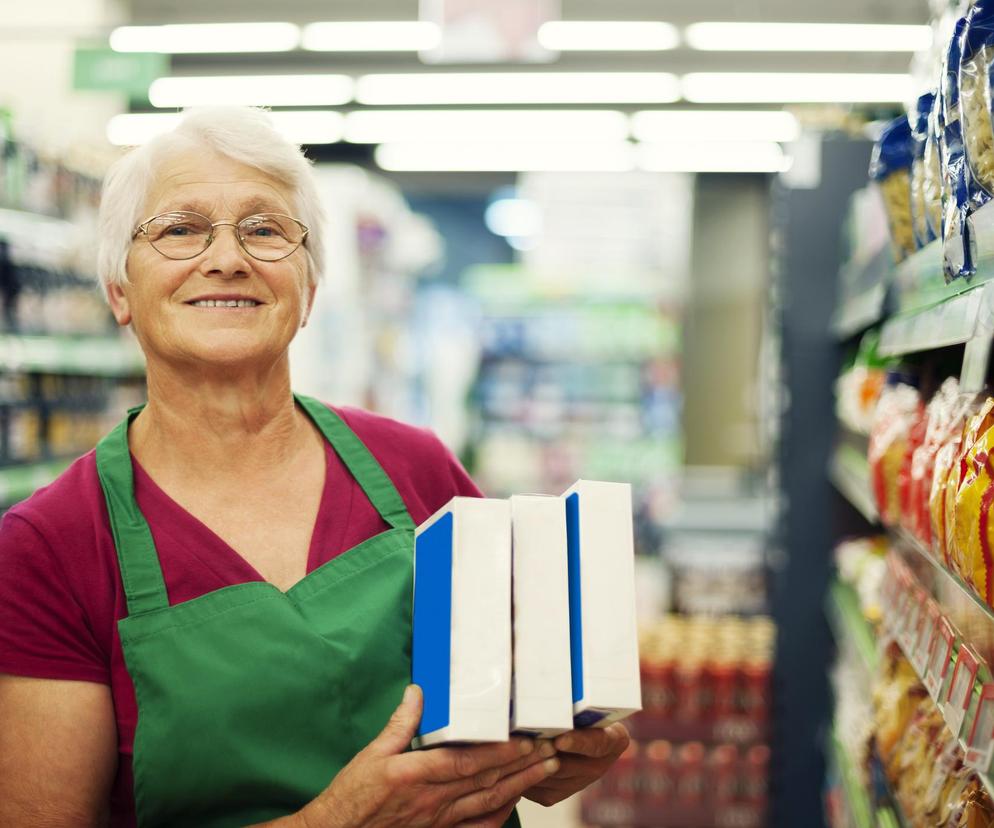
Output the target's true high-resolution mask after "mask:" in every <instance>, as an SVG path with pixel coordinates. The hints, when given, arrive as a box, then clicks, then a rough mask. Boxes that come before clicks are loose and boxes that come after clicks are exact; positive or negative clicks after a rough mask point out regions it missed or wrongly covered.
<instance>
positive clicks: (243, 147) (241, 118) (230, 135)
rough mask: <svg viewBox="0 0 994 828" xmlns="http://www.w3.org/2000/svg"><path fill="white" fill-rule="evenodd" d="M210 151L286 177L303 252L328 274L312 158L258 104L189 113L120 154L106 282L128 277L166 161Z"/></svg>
mask: <svg viewBox="0 0 994 828" xmlns="http://www.w3.org/2000/svg"><path fill="white" fill-rule="evenodd" d="M191 150H192V151H198V150H208V151H213V152H216V153H218V154H220V155H224V156H226V157H227V158H230V159H232V160H233V161H238V162H239V163H242V164H247V165H248V166H250V167H255V168H256V169H259V170H261V171H262V172H264V173H265V174H266V175H269V176H271V177H272V178H275V179H278V180H279V181H281V182H284V183H285V184H286V185H287V186H288V187H289V189H290V193H291V200H292V209H293V210H295V211H296V213H295V218H299V219H300V220H301V221H302V222H303V223H304V224H305V225H306V226H307V227H308V230H309V232H308V234H307V241H306V243H305V245H304V251H305V253H306V255H307V260H308V261H307V263H308V271H309V273H308V275H309V277H310V280H311V283H312V284H316V283H317V282H318V280H319V279H320V278H321V276H322V274H323V272H324V248H323V243H324V232H323V231H324V211H323V210H322V208H321V201H320V198H319V197H318V190H317V184H316V181H315V178H314V172H313V170H312V168H311V163H310V161H308V160H307V158H306V157H305V156H304V154H303V152H301V150H300V147H298V146H295V145H294V144H292V143H290V142H289V141H287V140H286V138H284V137H283V136H282V135H281V134H280V133H279V132H277V130H276V129H275V128H274V127H273V123H272V120H271V119H270V117H269V114H268V113H267V112H266V111H265V110H263V109H255V108H252V107H238V106H225V107H209V108H203V109H194V110H190V111H189V112H187V113H186V114H185V115H184V117H183V119H182V120H181V121H180V122H179V124H177V126H176V127H175V128H174V129H172V130H170V131H169V132H166V133H163V134H162V135H159V136H156V137H155V138H153V139H152V140H151V141H149V142H148V143H146V144H143V145H142V146H140V147H137V148H135V149H133V150H131V151H130V152H129V153H127V155H124V156H123V157H122V158H120V159H118V160H117V161H116V162H115V163H114V164H113V165H112V166H111V168H110V170H108V172H107V175H106V176H105V178H104V184H103V192H102V194H101V198H100V216H99V227H100V247H99V250H98V252H97V273H98V274H99V276H100V280H101V282H102V283H103V284H104V286H106V285H108V284H111V283H116V284H119V285H120V284H124V283H125V282H127V281H128V270H127V264H128V252H129V250H130V249H131V241H132V234H133V233H134V230H135V227H137V226H138V224H139V222H141V221H143V220H145V219H147V218H148V216H144V215H142V210H143V209H144V208H145V202H146V200H147V199H148V195H149V192H150V191H151V189H152V187H153V186H154V185H155V180H156V175H157V173H158V170H159V168H160V167H161V165H162V164H163V163H164V162H165V161H166V160H167V159H168V158H170V157H172V156H175V155H177V154H179V153H182V152H189V151H191Z"/></svg>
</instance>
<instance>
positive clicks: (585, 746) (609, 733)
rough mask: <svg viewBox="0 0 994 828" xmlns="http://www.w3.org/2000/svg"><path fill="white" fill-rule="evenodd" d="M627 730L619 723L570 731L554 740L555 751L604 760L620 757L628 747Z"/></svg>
mask: <svg viewBox="0 0 994 828" xmlns="http://www.w3.org/2000/svg"><path fill="white" fill-rule="evenodd" d="M628 742H629V738H628V730H627V729H626V728H625V726H624V725H623V724H621V722H615V723H614V724H612V725H610V726H609V727H606V728H604V729H603V730H602V729H600V728H589V729H587V730H571V731H570V732H569V733H564V734H562V735H561V736H557V737H556V738H555V741H554V744H555V746H556V750H558V751H562V752H564V753H578V754H580V755H581V756H590V757H593V758H606V757H609V756H620V755H621V754H622V753H623V752H624V750H625V748H626V747H628Z"/></svg>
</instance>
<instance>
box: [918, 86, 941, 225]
mask: <svg viewBox="0 0 994 828" xmlns="http://www.w3.org/2000/svg"><path fill="white" fill-rule="evenodd" d="M927 127H928V132H927V134H926V136H925V147H924V153H925V154H924V157H923V159H922V175H923V177H924V178H923V182H922V187H923V193H922V199H923V202H924V208H925V229H926V235H927V236H928V237H929V238H931V239H938V238H941V237H942V213H943V211H942V194H943V190H942V182H943V177H942V154H943V152H944V150H943V147H942V132H943V126H942V98H941V97H940V96H939V95H936V96H935V100H934V101H933V102H932V109H931V111H930V112H929V113H928V122H927Z"/></svg>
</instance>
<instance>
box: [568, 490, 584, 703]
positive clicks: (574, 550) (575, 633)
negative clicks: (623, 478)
mask: <svg viewBox="0 0 994 828" xmlns="http://www.w3.org/2000/svg"><path fill="white" fill-rule="evenodd" d="M566 569H567V572H568V573H569V650H570V667H571V671H572V677H573V703H574V704H575V703H576V702H578V701H579V700H580V699H582V698H583V620H582V618H581V615H580V611H581V609H582V607H581V603H580V496H579V495H578V494H576V493H573V494H571V495H570V496H569V497H567V498H566Z"/></svg>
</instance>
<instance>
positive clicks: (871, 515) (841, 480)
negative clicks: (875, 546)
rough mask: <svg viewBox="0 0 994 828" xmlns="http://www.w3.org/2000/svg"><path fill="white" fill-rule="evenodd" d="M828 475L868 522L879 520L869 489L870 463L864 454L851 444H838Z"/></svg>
mask: <svg viewBox="0 0 994 828" xmlns="http://www.w3.org/2000/svg"><path fill="white" fill-rule="evenodd" d="M829 477H830V478H831V480H832V483H833V484H835V488H836V489H838V490H839V492H841V494H842V496H843V497H844V498H845V499H846V500H848V501H849V502H850V503H851V504H852V505H853V506H855V507H856V509H857V511H859V513H860V514H861V515H863V517H865V518H866V519H867V520H868V521H869V522H870V523H879V522H880V514H879V513H878V512H877V506H876V503H874V501H873V496H872V493H871V491H870V465H869V463H868V462H867V459H866V455H864V454H861V453H860V452H859V451H857V450H856V449H854V448H853V447H852V446H847V445H841V446H839V447H838V448H836V450H835V454H834V455H833V456H832V461H831V464H830V466H829Z"/></svg>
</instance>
